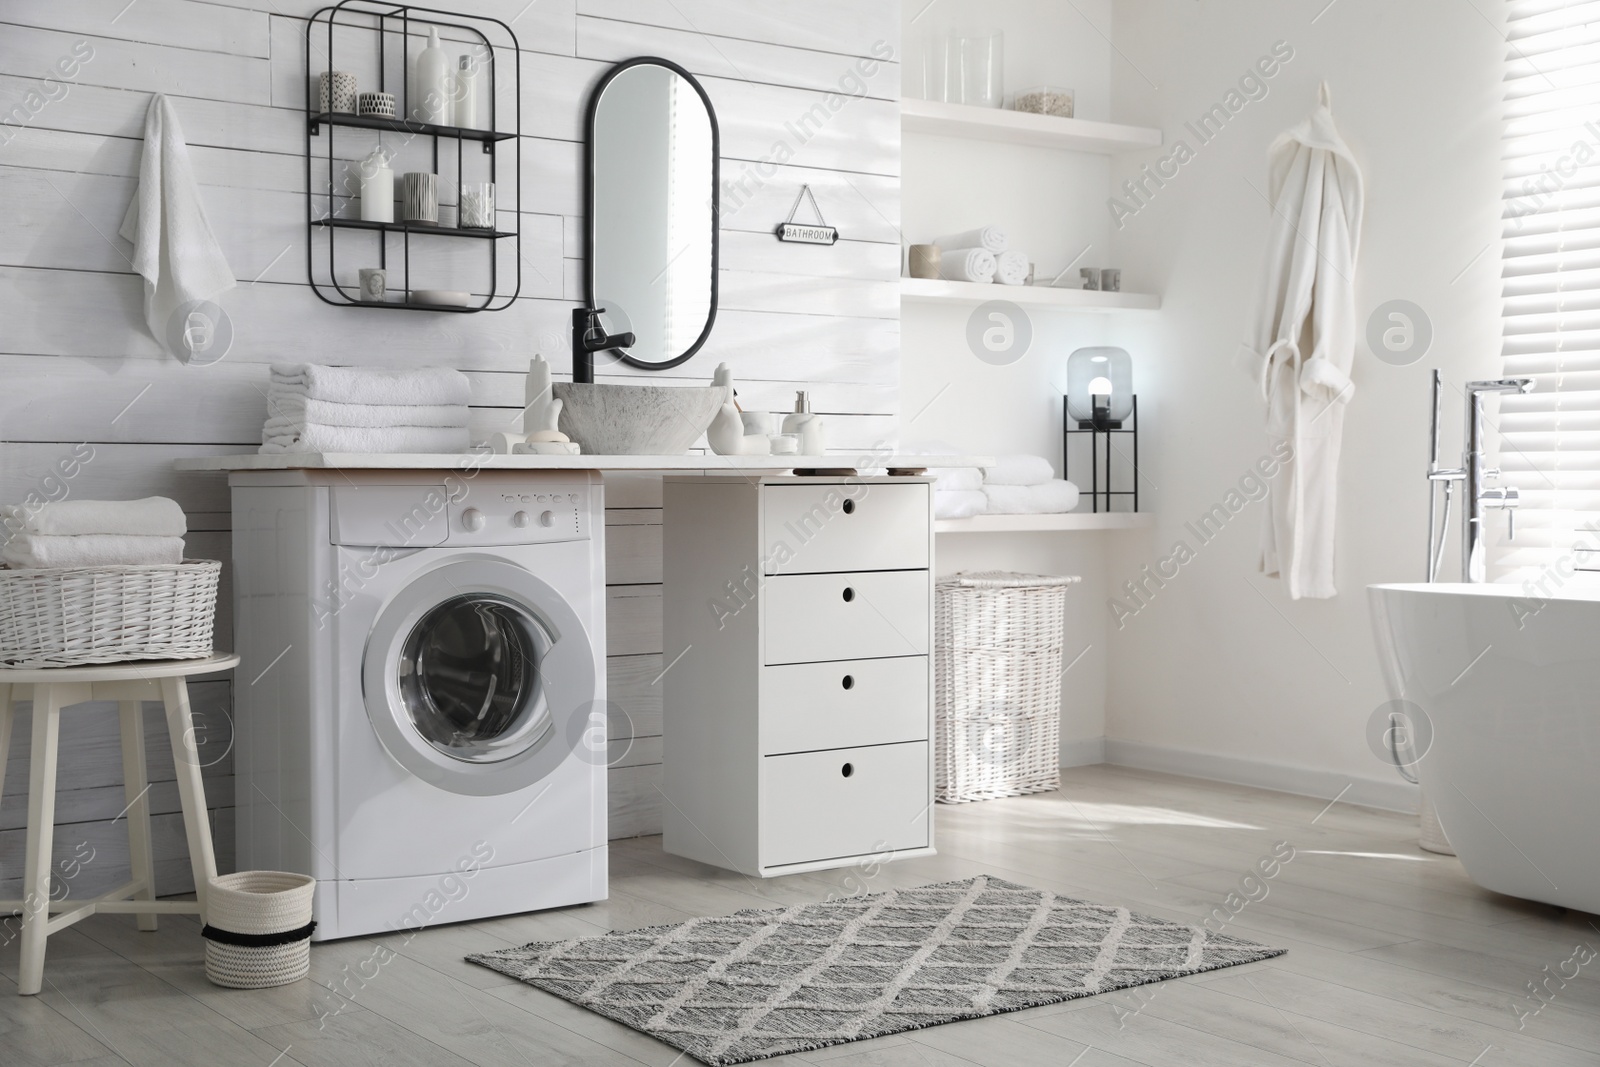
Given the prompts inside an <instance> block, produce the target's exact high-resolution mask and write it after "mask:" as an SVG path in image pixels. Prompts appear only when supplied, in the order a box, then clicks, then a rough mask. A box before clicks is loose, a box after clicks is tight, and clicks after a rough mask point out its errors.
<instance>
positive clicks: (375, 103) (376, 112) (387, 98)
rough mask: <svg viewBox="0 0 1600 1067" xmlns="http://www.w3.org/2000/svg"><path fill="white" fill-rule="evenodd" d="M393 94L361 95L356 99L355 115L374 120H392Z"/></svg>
mask: <svg viewBox="0 0 1600 1067" xmlns="http://www.w3.org/2000/svg"><path fill="white" fill-rule="evenodd" d="M394 109H395V103H394V94H393V93H362V94H361V95H360V96H358V97H356V114H358V115H371V116H372V117H373V118H375V119H392V118H394Z"/></svg>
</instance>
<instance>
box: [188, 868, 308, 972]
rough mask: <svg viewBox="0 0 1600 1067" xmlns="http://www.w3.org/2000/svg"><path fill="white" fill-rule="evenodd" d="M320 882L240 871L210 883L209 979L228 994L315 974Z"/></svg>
mask: <svg viewBox="0 0 1600 1067" xmlns="http://www.w3.org/2000/svg"><path fill="white" fill-rule="evenodd" d="M316 887H317V880H316V879H315V878H312V877H310V876H308V875H304V874H289V873H288V872H286V871H240V872H239V873H238V874H224V875H219V876H218V877H216V878H213V879H212V880H211V891H210V892H209V893H208V894H207V897H206V925H205V929H203V930H202V931H201V936H203V937H204V938H205V939H206V977H207V978H209V979H211V981H212V982H213V983H214V984H216V985H220V986H227V987H228V988H229V989H265V988H267V987H268V986H278V985H288V984H289V983H290V982H295V981H299V980H300V979H301V978H304V977H305V976H306V975H307V974H308V973H310V970H311V931H312V930H313V929H315V928H316V925H317V924H316V923H315V922H313V921H312V919H311V895H312V892H313V890H315V889H316Z"/></svg>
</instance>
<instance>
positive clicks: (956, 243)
mask: <svg viewBox="0 0 1600 1067" xmlns="http://www.w3.org/2000/svg"><path fill="white" fill-rule="evenodd" d="M933 243H934V244H936V245H938V246H939V250H940V255H939V276H940V277H941V278H943V279H945V280H946V281H952V282H999V283H1000V284H1002V285H1025V284H1026V283H1027V281H1028V257H1027V255H1026V254H1024V253H1022V252H1018V251H1015V250H1014V249H1012V248H1011V247H1010V246H1009V244H1008V242H1007V241H1006V232H1005V231H1004V230H1002V229H1001V228H1000V227H998V226H984V227H981V228H980V229H976V230H967V231H966V232H965V233H952V234H946V235H945V236H943V237H935V238H934V239H933Z"/></svg>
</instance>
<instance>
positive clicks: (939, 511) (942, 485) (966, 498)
mask: <svg viewBox="0 0 1600 1067" xmlns="http://www.w3.org/2000/svg"><path fill="white" fill-rule="evenodd" d="M928 473H929V474H932V475H936V476H937V477H936V478H935V480H934V483H933V517H934V518H936V519H965V518H967V517H969V516H972V515H982V514H983V513H984V510H985V509H987V508H988V506H989V498H988V497H986V496H984V495H983V471H982V470H981V469H980V468H978V467H943V468H940V469H938V470H931V471H929V472H928Z"/></svg>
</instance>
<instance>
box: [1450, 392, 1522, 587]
mask: <svg viewBox="0 0 1600 1067" xmlns="http://www.w3.org/2000/svg"><path fill="white" fill-rule="evenodd" d="M1533 384H1534V383H1533V379H1532V378H1488V379H1485V380H1483V381H1477V382H1468V383H1467V424H1466V427H1465V431H1464V432H1465V434H1466V438H1467V441H1466V451H1465V453H1464V454H1463V455H1462V457H1461V466H1460V467H1451V468H1446V467H1440V466H1439V416H1440V414H1441V412H1442V407H1441V401H1442V392H1443V390H1442V382H1441V379H1440V377H1439V372H1438V371H1434V372H1433V411H1432V413H1431V414H1432V419H1431V437H1432V441H1431V459H1430V460H1429V463H1428V570H1427V576H1428V581H1430V582H1431V581H1433V580H1434V579H1436V578H1437V577H1438V575H1439V561H1440V560H1441V559H1442V558H1443V556H1444V543H1445V537H1446V536H1447V534H1448V532H1449V529H1450V497H1451V494H1452V491H1453V490H1454V488H1455V484H1456V483H1457V482H1462V483H1464V485H1463V493H1464V494H1465V499H1464V500H1463V502H1462V512H1463V514H1462V517H1461V580H1462V581H1464V582H1482V581H1485V580H1486V578H1487V575H1488V562H1487V560H1486V558H1485V548H1484V543H1485V542H1484V536H1483V535H1484V527H1483V524H1484V519H1485V513H1486V512H1487V510H1488V509H1489V508H1499V509H1500V510H1501V511H1504V512H1505V513H1506V532H1507V534H1508V536H1510V537H1515V536H1516V533H1517V528H1516V509H1517V508H1518V507H1519V506H1520V505H1521V503H1522V498H1521V493H1519V492H1518V490H1517V488H1516V486H1511V485H1496V486H1489V487H1485V486H1484V484H1483V482H1484V479H1486V478H1498V477H1500V469H1499V468H1498V467H1489V466H1486V465H1485V464H1486V462H1487V460H1488V456H1487V454H1486V453H1485V451H1484V446H1483V440H1484V435H1483V395H1484V394H1485V393H1531V392H1532V391H1533ZM1440 485H1443V486H1444V521H1443V522H1442V523H1439V524H1437V525H1436V524H1435V522H1434V519H1435V515H1436V510H1437V509H1436V502H1437V500H1438V493H1437V487H1438V486H1440ZM1436 531H1437V542H1436V541H1435V533H1436ZM1436 543H1437V546H1438V547H1437V548H1435V547H1434V546H1435V544H1436Z"/></svg>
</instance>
